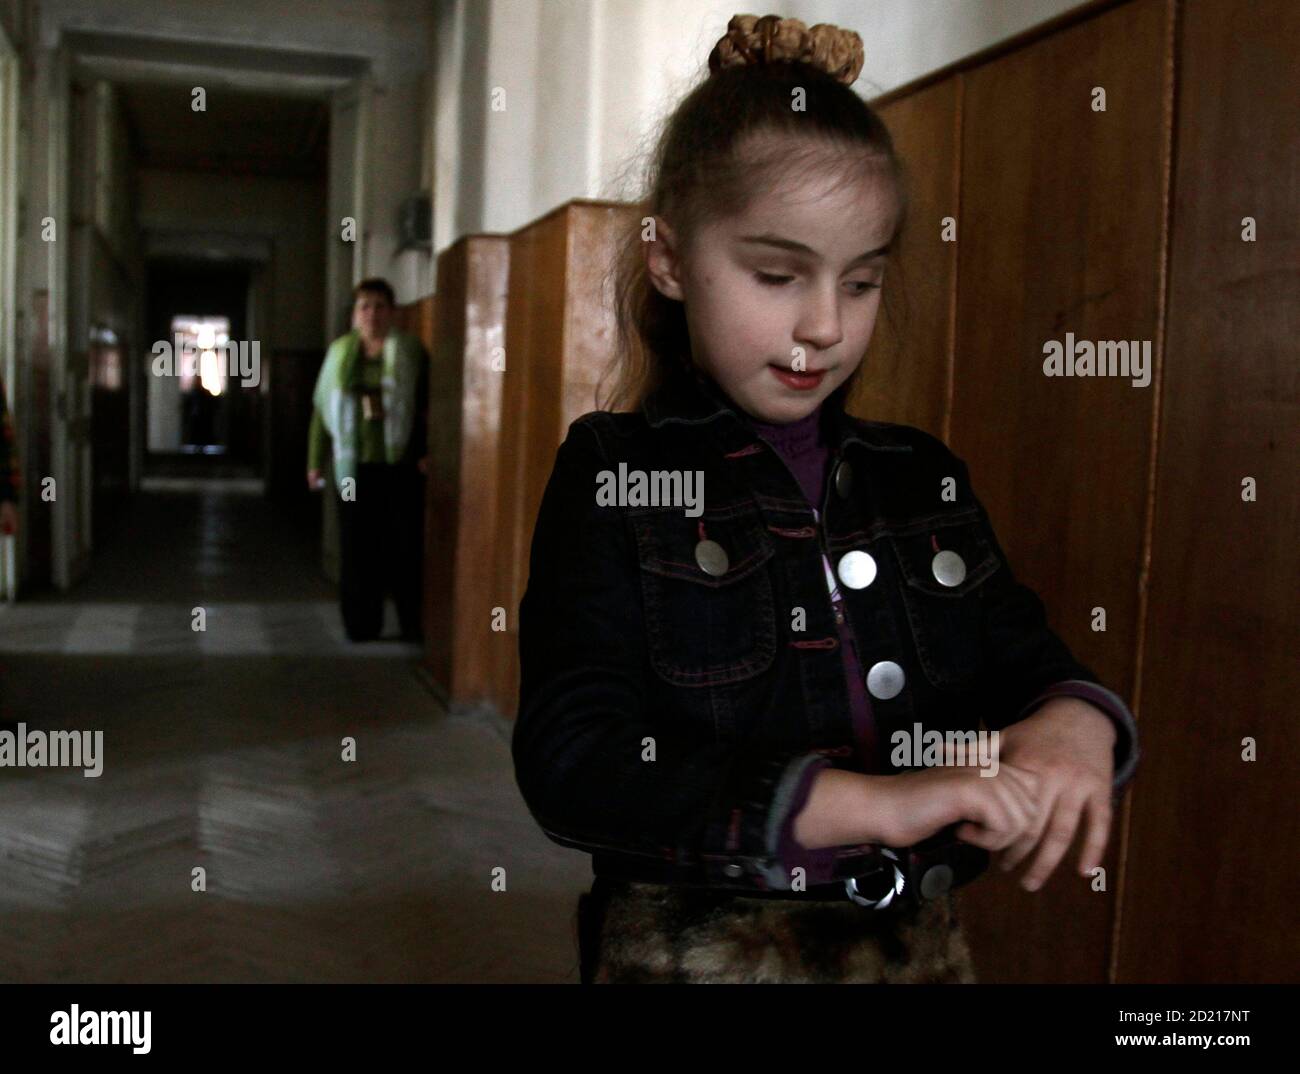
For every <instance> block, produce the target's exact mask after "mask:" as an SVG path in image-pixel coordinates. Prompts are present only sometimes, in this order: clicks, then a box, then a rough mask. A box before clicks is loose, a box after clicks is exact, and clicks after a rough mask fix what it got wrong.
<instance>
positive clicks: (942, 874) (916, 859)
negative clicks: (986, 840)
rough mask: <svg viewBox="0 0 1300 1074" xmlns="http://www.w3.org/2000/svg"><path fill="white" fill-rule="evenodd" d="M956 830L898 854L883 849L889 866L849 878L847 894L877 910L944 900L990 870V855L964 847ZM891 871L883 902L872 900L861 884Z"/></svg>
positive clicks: (939, 834) (846, 881)
mask: <svg viewBox="0 0 1300 1074" xmlns="http://www.w3.org/2000/svg"><path fill="white" fill-rule="evenodd" d="M956 829H957V825H956V824H952V825H949V826H948V827H947V828H945V829H943V830H942V831H940V832H938V833H936V834H935V835H933V836H931V837H930V838H929V839H924V840H922V841H921V842H920V843H917V844H916V845H915V846H912V847H906V848H902V849H900V850H897V851H895V850H894V849H892V848H890V847H885V846H882V847H881V848H880V852H881V855H882V856H883V857H884V858H885V859H886V863H885V865H884V866H882V867H880V868H877V869H876V870H875V871H874V872H871V873H865V874H863V876H860V877H858V876H853V877H848V878H847V879H846V880H845V881H844V890H845V892H846V893H847V894H848V897H849V898H850V899H852V900H853V902H855V903H857V904H858V905H859V906H866V907H869V908H871V909H873V910H891V909H892V910H897V909H900V908H901V907H902V906H903V905H904V904H908V905H910V906H912V907H919V906H922V905H924V904H925V903H927V902H931V901H933V900H934V899H938V898H942V897H943V896H944V895H945V894H947V893H948V892H949V891H951V890H952V889H953V888H955V887H959V886H960V885H962V884H964V883H968V882H969V881H971V880H973V879H975V877H977V876H979V875H980V874H981V873H982V872H984V870H985V869H987V868H988V862H989V854H988V851H987V850H984V849H983V848H981V847H977V846H974V845H972V844H969V843H963V842H962V841H961V840H959V839H958V838H957V836H956V834H955V833H956ZM891 870H892V873H893V877H892V881H891V882H890V885H889V889H888V890H887V891H886V892H885V893H884V894H883V896H881V897H880V898H878V899H873V898H870V897H869V896H866V895H864V894H862V892H861V891H860V890H859V886H858V881H859V880H865V879H868V878H875V877H880V878H881V879H884V878H886V877H888V876H889V872H890V871H891Z"/></svg>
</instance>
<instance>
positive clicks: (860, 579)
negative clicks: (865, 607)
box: [839, 548, 876, 589]
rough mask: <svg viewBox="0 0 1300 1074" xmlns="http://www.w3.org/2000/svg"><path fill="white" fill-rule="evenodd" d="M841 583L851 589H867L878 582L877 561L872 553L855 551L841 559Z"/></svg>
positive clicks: (846, 553)
mask: <svg viewBox="0 0 1300 1074" xmlns="http://www.w3.org/2000/svg"><path fill="white" fill-rule="evenodd" d="M839 576H840V581H841V582H843V583H844V584H845V585H846V586H848V587H849V588H850V589H866V588H867V586H869V585H870V584H871V583H872V582H874V581H875V580H876V561H875V560H874V559H873V558H872V557H871V553H870V552H862V551H859V550H858V549H856V548H855V549H854V550H853V551H852V552H845V553H844V555H842V556H841V557H840V565H839Z"/></svg>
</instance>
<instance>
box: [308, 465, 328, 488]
mask: <svg viewBox="0 0 1300 1074" xmlns="http://www.w3.org/2000/svg"><path fill="white" fill-rule="evenodd" d="M324 484H325V478H324V477H323V476H322V475H321V472H320V471H319V470H308V471H307V487H308V488H309V489H311V490H312V491H313V492H315V491H316V490H317V489H319V488H322V487H323V486H324Z"/></svg>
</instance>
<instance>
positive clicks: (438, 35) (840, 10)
mask: <svg viewBox="0 0 1300 1074" xmlns="http://www.w3.org/2000/svg"><path fill="white" fill-rule="evenodd" d="M1079 5H1080V0H872V2H871V3H864V2H863V0H786V2H784V3H782V4H781V5H779V8H780V13H781V14H782V15H786V16H789V17H794V18H799V19H802V20H803V21H804V22H805V23H807V24H808V25H810V26H811V25H814V24H815V23H819V22H829V23H833V24H835V25H837V26H843V27H846V28H849V29H853V30H856V31H857V32H858V33H859V34H861V35H862V39H863V44H864V51H865V53H866V63H865V66H864V67H863V71H862V75H861V77H860V78H859V80H858V82H856V83H855V84H854V88H855V89H856V90H857V91H858V92H859V93H861V94H862V95H863V96H864V97H866V98H868V99H870V98H872V97H875V96H878V95H879V94H881V93H885V92H887V91H888V90H890V89H893V88H895V87H897V86H900V85H903V84H904V83H907V82H910V81H912V80H914V79H916V78H919V77H921V76H922V75H924V74H927V73H928V72H930V71H934V70H936V69H938V68H940V67H944V66H946V65H948V64H950V63H952V62H954V61H956V60H959V59H961V58H962V57H964V56H969V55H970V54H972V53H974V52H978V51H980V50H981V49H984V48H986V47H988V46H989V45H992V44H995V43H997V42H998V41H1002V40H1005V39H1006V38H1008V37H1011V36H1014V35H1015V34H1017V33H1019V32H1020V31H1022V30H1024V29H1026V28H1028V27H1030V26H1033V25H1035V24H1037V23H1040V22H1044V21H1046V20H1047V19H1050V18H1052V17H1054V16H1056V15H1058V14H1060V13H1061V12H1063V11H1066V10H1069V9H1071V8H1074V7H1078V6H1079ZM737 8H738V5H737V4H736V3H735V0H724V2H711V0H436V8H435V11H436V26H435V28H434V40H435V44H434V63H435V71H434V74H433V76H432V78H431V82H432V85H433V98H432V100H431V101H430V102H429V111H430V115H431V117H432V122H433V124H434V131H433V144H434V151H433V162H434V170H433V174H432V181H433V183H434V187H435V191H434V243H435V247H436V248H437V249H438V250H442V249H444V248H446V247H447V246H450V245H451V244H452V243H454V242H455V241H456V240H457V239H458V238H460V237H461V236H462V235H465V234H472V233H478V232H506V231H513V230H515V229H516V228H519V227H521V226H523V225H524V224H526V223H528V222H529V221H531V220H535V219H536V218H538V217H540V216H542V215H544V214H545V213H547V212H549V211H550V210H551V209H554V208H555V207H556V206H557V205H561V204H563V203H564V202H566V201H569V200H571V199H573V198H579V197H594V198H613V199H616V200H622V199H625V198H627V197H630V196H632V192H633V190H634V189H635V182H636V180H637V179H638V178H639V170H640V165H641V163H642V154H643V153H644V152H647V151H648V150H649V149H650V147H651V140H652V137H653V134H654V128H655V124H656V122H657V121H658V120H659V119H660V118H662V116H663V115H665V114H666V113H668V112H669V111H671V109H672V108H673V106H674V105H675V103H676V102H677V100H679V99H680V98H681V97H682V96H683V95H684V94H685V93H687V92H688V91H689V90H690V88H691V87H692V86H693V85H694V84H695V82H696V80H698V79H699V78H701V77H703V75H704V74H705V73H706V72H707V70H708V66H707V63H708V55H709V52H710V50H711V49H712V47H713V45H714V43H715V42H716V41H717V39H718V38H719V37H721V36H722V35H723V34H724V33H725V32H726V28H727V22H728V20H729V19H730V18H731V16H732V15H734V14H736V12H737ZM753 10H754V13H755V14H764V13H765V11H764V10H763V9H762V6H761V5H760V7H759V8H755V9H753ZM494 91H498V92H499V93H500V92H503V93H504V100H505V110H504V111H494V110H493V108H492V103H493V100H494V97H493V93H494ZM497 99H499V97H498V98H497ZM427 167H428V163H427V162H426V169H427ZM629 183H630V184H632V185H629Z"/></svg>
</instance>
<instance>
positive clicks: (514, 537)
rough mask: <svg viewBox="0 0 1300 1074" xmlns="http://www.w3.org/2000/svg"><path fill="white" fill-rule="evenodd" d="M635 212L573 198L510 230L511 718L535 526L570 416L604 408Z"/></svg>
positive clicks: (506, 516) (507, 671)
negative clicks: (625, 240)
mask: <svg viewBox="0 0 1300 1074" xmlns="http://www.w3.org/2000/svg"><path fill="white" fill-rule="evenodd" d="M629 212H630V210H629V207H628V206H626V205H621V204H614V203H609V202H598V201H586V200H580V201H573V202H569V203H568V204H566V205H563V206H561V207H560V208H558V209H556V210H555V211H554V212H551V213H549V214H547V215H546V216H544V217H542V218H541V219H540V220H537V221H535V222H534V223H532V224H530V225H528V226H527V227H525V228H522V229H520V230H519V231H518V232H516V233H515V234H514V235H512V236H511V252H510V298H509V303H508V313H507V327H506V370H507V372H506V375H505V384H504V389H503V398H502V416H501V440H500V443H501V477H500V482H499V497H498V501H497V511H498V516H497V517H498V529H499V532H500V540H499V542H498V560H497V571H496V580H497V589H496V594H497V598H498V601H499V603H500V604H501V605H502V606H504V607H505V608H506V621H507V630H506V632H505V633H504V634H497V635H496V638H497V639H498V640H497V642H496V646H495V651H496V681H495V684H494V690H493V693H494V698H495V702H496V705H497V708H498V710H499V711H500V712H501V713H503V714H504V715H506V716H507V717H509V718H510V719H513V718H514V717H515V714H516V712H517V710H518V704H519V635H518V629H519V622H518V620H519V601H520V599H521V598H522V597H523V593H524V589H525V587H526V586H527V583H528V556H529V551H530V549H531V545H532V535H533V527H534V525H535V523H536V521H537V512H538V510H539V508H540V507H541V502H542V493H543V492H544V491H545V489H546V482H547V480H548V478H549V477H550V475H551V469H552V467H553V465H554V462H555V453H556V450H557V449H558V448H559V445H560V443H561V442H562V441H563V440H564V437H565V434H566V432H567V430H568V426H569V424H570V423H571V422H572V421H573V419H574V418H577V417H580V416H581V415H582V414H584V413H587V412H588V411H591V410H595V409H596V401H595V397H594V391H593V387H594V385H596V383H597V381H598V380H599V377H600V374H601V373H602V372H604V370H605V368H606V367H607V365H608V363H609V361H610V357H611V350H610V348H611V347H612V341H613V309H612V305H611V304H610V301H609V299H610V292H609V289H608V288H609V283H610V271H611V269H612V265H613V256H614V248H615V243H616V240H617V237H618V235H619V234H620V229H621V227H623V226H632V225H631V220H630V217H629ZM592 495H593V496H594V495H595V489H593V490H592Z"/></svg>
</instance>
